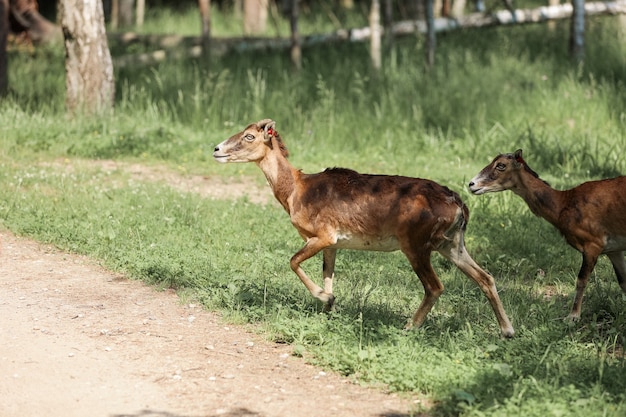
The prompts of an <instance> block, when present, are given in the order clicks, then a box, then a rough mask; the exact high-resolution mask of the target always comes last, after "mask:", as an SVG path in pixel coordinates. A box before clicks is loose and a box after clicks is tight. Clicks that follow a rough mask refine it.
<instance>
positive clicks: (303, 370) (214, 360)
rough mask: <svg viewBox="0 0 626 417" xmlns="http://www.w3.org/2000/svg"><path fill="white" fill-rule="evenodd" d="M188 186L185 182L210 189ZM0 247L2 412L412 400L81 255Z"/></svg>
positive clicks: (140, 411) (10, 416)
mask: <svg viewBox="0 0 626 417" xmlns="http://www.w3.org/2000/svg"><path fill="white" fill-rule="evenodd" d="M137 169H138V168H137V167H135V172H134V174H133V175H138V174H137ZM160 179H163V178H162V177H161V176H158V178H155V179H154V180H160ZM193 181H195V182H194V183H193V184H192V185H191V186H190V185H189V184H188V183H185V184H183V185H182V186H185V187H192V188H193V187H196V185H197V187H200V188H202V187H208V188H212V186H211V185H209V184H205V182H206V181H203V180H202V179H199V178H196V177H194V178H193ZM181 183H182V182H181ZM196 183H197V184H196ZM194 184H195V185H194ZM176 186H177V187H179V186H181V185H180V184H178V185H176ZM197 187H196V188H197ZM190 191H196V192H201V190H196V189H193V190H190ZM268 192H269V190H268ZM1 245H2V252H1V255H0V416H2V417H43V416H46V417H57V416H58V417H61V416H62V417H73V416H76V417H99V416H112V417H134V416H136V417H140V416H141V417H157V416H158V417H177V416H180V417H183V416H189V417H191V416H233V417H234V416H311V417H314V416H320V417H322V416H323V417H327V416H328V415H333V416H405V415H410V410H411V409H414V408H415V406H416V401H417V400H411V399H407V398H401V397H399V396H397V395H393V394H387V393H385V392H383V391H381V390H377V389H373V388H365V387H361V386H359V385H356V384H354V383H353V382H351V381H350V380H348V379H346V378H343V377H340V376H338V375H336V374H334V373H332V372H324V371H322V370H320V369H318V368H315V367H313V366H311V365H308V364H306V363H305V361H304V360H303V359H301V358H297V357H294V356H292V355H291V347H290V346H287V345H279V344H275V343H271V342H267V341H265V340H263V339H262V338H261V337H260V336H258V335H256V334H254V333H252V332H249V331H246V329H243V328H239V327H236V326H232V325H228V324H225V323H224V322H223V321H222V320H221V319H220V317H219V316H217V315H216V314H214V313H210V312H207V311H205V310H203V309H202V308H201V307H199V306H197V305H194V304H181V301H180V299H179V298H178V297H177V295H176V294H175V293H173V292H171V291H156V290H155V289H154V288H151V287H148V286H145V285H143V284H142V283H140V282H136V281H130V280H127V279H125V278H124V277H122V276H116V275H115V274H113V273H111V272H109V271H106V270H104V269H103V268H101V267H99V266H98V265H97V264H96V263H95V262H93V261H92V260H89V259H87V258H85V257H81V256H76V255H71V254H67V253H63V252H61V251H58V250H56V249H54V248H52V247H50V246H46V245H42V244H39V243H36V242H33V241H30V240H27V239H24V238H19V237H15V236H13V235H12V234H10V233H8V232H2V236H1Z"/></svg>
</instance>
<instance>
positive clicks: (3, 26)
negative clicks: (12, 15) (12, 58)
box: [0, 0, 9, 97]
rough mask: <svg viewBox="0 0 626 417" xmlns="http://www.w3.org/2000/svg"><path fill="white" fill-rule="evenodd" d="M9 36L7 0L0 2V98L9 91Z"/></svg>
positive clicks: (0, 0)
mask: <svg viewBox="0 0 626 417" xmlns="http://www.w3.org/2000/svg"><path fill="white" fill-rule="evenodd" d="M8 36H9V0H0V97H4V96H5V95H6V94H7V92H8V91H9V76H8V66H9V60H8V58H7V38H8Z"/></svg>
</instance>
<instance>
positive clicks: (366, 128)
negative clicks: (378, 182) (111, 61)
mask: <svg viewBox="0 0 626 417" xmlns="http://www.w3.org/2000/svg"><path fill="white" fill-rule="evenodd" d="M625 36H626V35H625V34H624V31H623V28H620V27H619V25H618V24H617V20H616V19H613V18H602V19H590V22H589V24H588V33H587V38H586V41H587V43H588V45H594V47H593V48H591V47H590V48H588V52H587V57H588V63H587V64H586V66H585V67H583V68H579V69H572V68H570V67H569V61H568V59H567V57H566V55H565V54H564V52H563V50H562V49H563V48H564V45H566V39H567V25H566V24H559V25H557V28H556V29H555V30H554V31H550V30H548V29H546V28H544V27H542V26H525V27H520V28H503V29H487V30H483V31H467V32H464V33H456V34H455V33H451V34H448V35H445V36H441V37H440V38H439V42H438V55H437V59H438V65H437V68H436V70H435V71H433V72H431V73H424V71H423V67H422V63H421V60H422V57H423V51H422V49H421V43H420V42H419V41H416V40H415V39H412V38H411V39H402V40H399V41H398V42H396V44H395V45H394V46H393V47H392V48H389V49H388V50H387V51H386V54H385V59H384V68H383V69H382V71H381V72H380V73H374V72H372V71H371V69H370V67H369V62H368V54H367V49H366V46H365V45H334V46H332V47H319V48H313V49H308V50H306V51H305V54H304V57H303V58H304V68H303V70H302V71H301V72H300V73H294V72H293V71H292V70H291V68H290V64H289V59H288V57H287V56H286V54H283V53H278V52H277V53H268V52H264V53H255V54H231V55H229V56H225V57H223V58H222V59H220V60H219V61H216V62H213V63H212V65H211V68H210V69H205V68H204V67H203V66H202V63H201V62H199V61H193V60H190V61H180V62H168V63H163V64H161V65H158V66H155V67H150V68H132V69H124V70H119V71H117V73H116V80H117V100H116V109H115V114H114V115H112V116H110V117H106V118H100V119H73V120H70V119H68V118H67V117H66V116H65V115H64V113H63V100H64V93H63V89H64V81H63V56H62V53H61V51H42V50H39V51H37V52H36V53H35V55H34V56H30V55H22V54H17V53H14V54H12V55H11V57H10V58H11V60H10V82H11V90H12V91H11V95H10V97H8V98H7V99H6V100H3V101H2V102H0V168H1V169H0V225H1V226H2V227H3V228H6V229H9V230H11V231H13V232H15V233H18V234H21V235H25V236H30V237H32V238H35V239H37V240H40V241H44V242H50V243H53V244H55V245H57V246H58V247H60V248H63V249H65V250H68V251H71V252H77V253H83V254H87V255H89V256H91V257H93V258H95V259H98V260H100V261H101V262H102V263H103V264H104V265H106V266H107V267H108V268H110V269H112V270H115V271H120V272H123V273H125V274H126V275H127V276H129V277H131V278H133V279H141V280H145V281H147V282H150V283H153V284H155V285H158V286H162V287H171V288H176V289H177V290H178V291H180V293H181V295H183V296H185V297H193V298H195V299H197V300H199V301H201V302H202V303H203V304H204V305H205V306H207V308H209V309H214V310H219V311H221V312H222V313H223V314H224V315H225V317H227V319H228V320H231V321H233V322H237V323H249V324H251V325H253V326H254V327H255V328H256V329H258V331H260V332H263V333H265V334H266V335H267V337H269V338H271V339H273V340H278V341H283V342H286V343H290V344H292V345H293V346H294V352H295V354H297V355H302V356H304V357H305V358H306V359H307V360H309V361H311V362H313V363H316V364H318V365H320V366H322V367H324V368H327V369H334V370H337V371H339V372H341V373H343V374H345V375H348V376H350V377H352V378H354V379H357V380H359V381H361V382H362V383H366V384H373V385H379V384H385V385H387V386H388V387H389V388H390V389H391V390H393V391H398V392H409V393H417V394H418V395H423V396H426V397H427V398H428V399H429V403H430V404H432V406H431V407H430V408H428V410H426V411H427V412H428V414H429V415H441V416H450V415H463V416H509V415H510V416H518V415H524V416H534V415H537V416H547V415H549V416H551V415H553V416H560V415H567V416H570V415H571V416H577V415H580V416H583V415H584V416H587V415H606V416H621V415H624V414H625V413H626V395H625V394H624V393H625V392H626V380H625V379H624V378H623V375H624V372H625V369H624V368H625V362H624V358H623V352H624V344H625V342H626V313H625V311H626V296H625V295H624V294H623V293H622V292H621V290H620V289H619V287H618V285H617V283H616V282H615V277H614V275H613V271H612V268H611V265H610V263H609V262H608V260H606V259H602V260H601V262H600V263H599V264H598V266H597V267H596V270H595V273H594V276H593V277H592V280H591V283H590V284H589V286H588V288H587V291H586V297H585V300H584V303H583V315H582V318H581V320H580V321H579V322H578V323H576V324H566V323H564V322H563V321H562V318H563V317H565V316H566V315H567V313H568V312H569V308H570V306H571V302H572V295H573V292H574V282H575V276H576V273H577V271H578V268H579V266H580V261H581V259H580V255H579V254H577V253H576V252H575V251H574V250H573V249H571V248H570V247H568V246H567V245H566V244H565V243H564V242H563V240H562V238H561V237H560V236H559V235H558V233H557V232H556V231H555V230H554V229H553V228H552V227H551V226H550V225H549V224H547V223H546V222H545V221H543V220H542V219H539V218H536V217H534V216H533V215H532V214H531V213H530V212H529V210H528V209H527V207H526V206H525V205H524V203H523V201H521V200H520V199H519V198H517V197H516V196H514V195H512V194H510V193H501V194H496V195H487V196H482V197H476V196H472V195H470V194H469V193H468V191H467V188H466V184H467V181H468V180H469V179H470V178H471V177H473V176H474V175H475V174H476V173H477V172H478V170H479V169H480V168H482V167H483V166H484V165H486V164H487V163H488V162H489V161H490V160H491V159H492V158H493V157H494V156H495V155H496V154H497V153H499V152H512V151H514V150H515V149H517V148H523V149H524V153H525V158H526V160H527V161H528V162H529V163H530V164H531V166H532V167H533V168H534V169H535V170H536V171H538V172H539V173H540V175H541V176H542V178H544V179H545V180H547V181H549V182H550V183H551V184H552V185H553V186H555V187H557V188H565V187H569V186H572V185H574V184H577V183H579V182H581V181H585V180H588V179H595V178H601V177H607V176H613V175H617V174H619V173H625V172H626V162H625V160H624V158H623V150H624V149H625V146H626V143H625V141H626V89H625V88H624V83H625V82H626V69H625V68H626V58H625V57H626V49H625V47H624V45H626V44H625V43H624V42H621V41H620V39H624V37H625ZM42 62H45V63H46V64H45V65H42ZM18 73H19V74H28V77H22V76H21V75H20V76H18ZM265 117H271V118H273V119H275V120H276V122H277V129H278V130H279V131H280V132H281V135H282V136H283V138H284V139H285V141H286V144H287V146H288V147H289V149H290V151H291V153H292V157H291V161H292V163H293V164H294V165H295V166H297V167H301V168H303V169H304V171H306V172H314V171H318V170H321V169H324V168H325V167H327V166H345V167H351V168H355V169H357V170H360V171H364V172H375V173H390V174H406V175H413V176H420V177H426V178H432V179H435V180H437V181H439V182H442V183H444V184H446V185H448V186H450V187H451V188H453V189H455V190H457V191H458V192H460V193H461V195H462V196H463V198H464V200H465V201H466V203H467V204H468V205H469V206H470V208H471V210H472V216H471V221H470V224H469V227H468V232H467V244H468V248H469V251H470V253H472V254H473V256H474V257H475V259H476V260H477V261H478V262H479V263H480V264H481V265H483V266H484V267H485V268H486V269H488V270H489V271H490V272H491V273H492V274H493V275H494V276H495V277H496V280H497V285H498V288H499V290H500V294H501V298H502V301H503V303H504V306H505V309H506V311H507V313H508V314H509V316H510V317H511V319H512V321H513V324H514V326H515V328H516V331H517V335H516V337H515V338H514V339H512V340H501V339H500V337H499V329H498V327H497V324H496V320H495V318H494V316H493V312H492V310H491V308H490V306H489V304H488V302H487V301H486V299H485V297H484V296H483V295H482V293H481V292H480V290H479V289H478V288H477V287H476V285H474V284H473V283H472V282H471V281H470V280H468V279H467V278H466V277H465V276H463V275H462V274H461V273H459V272H458V271H457V270H456V269H454V268H453V267H452V266H451V265H450V264H449V263H448V262H447V261H445V260H444V259H443V258H441V257H440V256H438V255H435V256H434V257H433V263H434V266H435V269H436V270H437V272H438V273H439V274H440V276H441V278H442V281H443V282H444V285H445V286H446V291H445V293H444V294H443V296H442V297H441V298H440V300H439V301H438V303H437V305H436V306H435V308H434V310H433V311H432V313H431V314H430V315H429V316H428V318H427V320H426V323H425V325H424V327H423V328H422V329H419V330H417V331H414V332H404V331H403V330H402V327H403V325H404V323H405V322H406V320H407V319H408V318H409V317H410V316H411V315H412V313H413V312H414V311H415V309H416V308H417V306H418V304H419V302H420V299H421V297H422V295H423V289H422V287H421V284H420V283H419V280H418V279H417V277H415V276H414V274H413V273H412V272H411V270H410V267H409V265H408V263H407V261H406V260H405V259H404V257H403V256H402V255H401V254H400V253H391V254H381V253H367V252H354V251H343V252H340V253H339V256H338V259H337V272H336V274H337V280H336V284H335V294H336V296H337V311H336V312H335V313H333V314H332V315H331V316H330V317H327V316H326V315H324V314H321V310H322V306H321V305H320V304H319V303H318V302H317V301H316V300H315V299H313V298H312V297H311V296H310V295H309V294H308V292H307V291H306V290H305V288H304V287H303V286H302V284H301V283H300V281H299V280H298V279H297V277H296V276H295V275H294V274H293V272H292V271H291V269H290V268H289V258H290V257H291V255H292V254H293V253H295V252H296V251H297V250H298V249H299V247H300V246H301V244H302V242H301V240H300V238H299V237H298V236H297V233H296V231H295V230H294V229H293V227H292V226H291V225H290V222H289V220H288V218H287V216H286V215H285V213H284V212H283V211H282V209H280V208H278V207H277V206H276V205H274V204H271V205H267V206H259V205H255V204H252V203H250V202H249V201H247V200H246V199H239V200H236V201H219V200H210V199H205V198H202V197H201V196H199V195H195V194H189V193H182V192H178V191H174V190H173V189H171V188H169V187H168V186H166V185H165V184H154V183H142V182H137V181H136V180H134V179H132V178H131V177H130V175H129V174H128V173H125V172H123V171H122V170H120V171H113V172H107V171H104V170H102V169H100V168H99V165H98V164H90V163H89V162H85V161H89V160H92V159H96V160H97V159H116V160H124V161H133V162H141V163H144V164H147V165H155V164H159V165H165V166H167V167H169V168H170V169H171V170H173V171H176V172H182V173H197V174H203V175H220V176H224V177H228V176H233V175H240V174H245V175H251V176H253V178H255V180H254V181H257V182H258V184H263V178H262V174H261V173H260V172H259V171H258V168H256V167H255V166H254V165H253V164H248V165H226V166H224V165H221V164H216V163H214V162H213V161H212V157H211V153H212V150H213V147H214V146H215V144H217V143H219V142H221V141H222V140H223V139H225V138H227V137H228V136H230V135H231V134H233V133H234V132H236V131H238V130H239V129H241V128H242V127H244V126H245V125H246V124H248V123H250V122H252V121H256V120H258V119H261V118H265ZM68 166H73V167H74V168H73V169H69V168H68ZM267 193H268V195H269V194H270V191H269V189H268V190H267ZM304 268H305V269H306V270H307V271H309V272H310V275H311V276H312V277H314V278H315V279H319V275H320V274H321V259H320V257H319V256H318V257H316V258H314V259H312V260H310V261H308V262H306V263H305V265H304ZM420 411H423V410H420V409H418V408H416V410H415V412H416V413H417V412H420Z"/></svg>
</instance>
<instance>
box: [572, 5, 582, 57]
mask: <svg viewBox="0 0 626 417" xmlns="http://www.w3.org/2000/svg"><path fill="white" fill-rule="evenodd" d="M572 7H573V10H572V21H571V24H570V37H569V52H570V56H571V57H572V59H573V60H574V62H575V63H576V64H581V63H582V62H583V60H584V56H585V0H572Z"/></svg>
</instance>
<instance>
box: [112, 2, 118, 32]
mask: <svg viewBox="0 0 626 417" xmlns="http://www.w3.org/2000/svg"><path fill="white" fill-rule="evenodd" d="M119 27H120V0H111V29H112V30H117V29H119Z"/></svg>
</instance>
